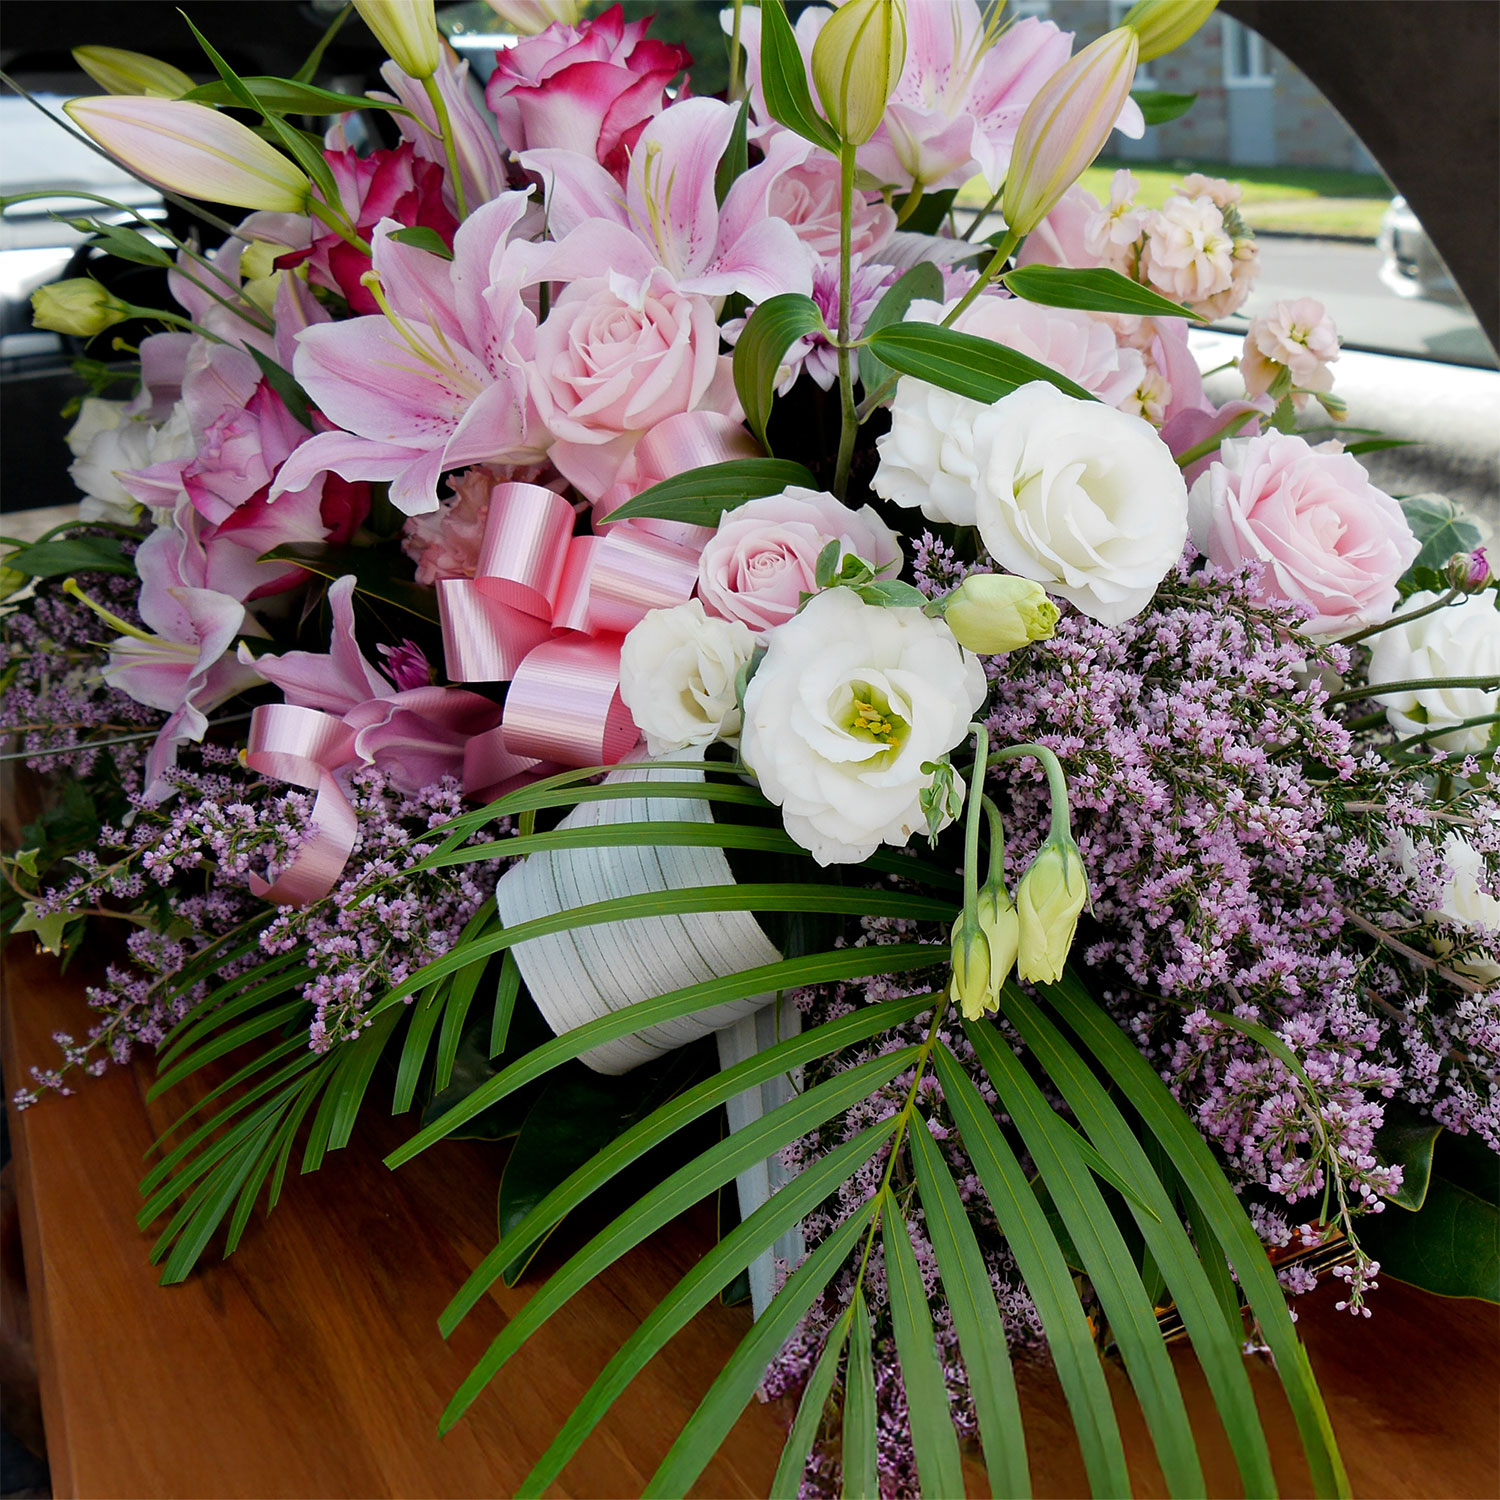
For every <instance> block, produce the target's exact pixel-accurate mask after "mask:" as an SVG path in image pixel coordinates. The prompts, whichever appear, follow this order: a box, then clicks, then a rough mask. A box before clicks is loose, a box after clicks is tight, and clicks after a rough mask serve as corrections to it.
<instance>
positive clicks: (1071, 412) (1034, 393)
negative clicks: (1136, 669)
mask: <svg viewBox="0 0 1500 1500" xmlns="http://www.w3.org/2000/svg"><path fill="white" fill-rule="evenodd" d="M974 456H975V460H976V463H977V466H978V495H977V498H976V502H975V520H976V522H977V524H978V526H979V535H980V536H981V537H982V538H983V540H984V544H985V546H986V547H987V548H988V549H989V553H990V556H991V557H993V558H994V559H995V561H996V562H998V563H999V564H1000V565H1001V567H1003V568H1004V569H1006V571H1007V572H1011V573H1018V574H1020V576H1021V577H1023V578H1033V579H1035V580H1036V581H1037V582H1038V583H1040V584H1041V585H1042V587H1043V588H1045V589H1046V590H1047V592H1048V593H1051V594H1058V595H1061V597H1062V598H1064V599H1068V600H1070V601H1071V602H1072V603H1074V604H1076V605H1077V606H1078V608H1079V609H1081V610H1082V611H1083V612H1084V614H1086V615H1088V616H1089V617H1090V618H1091V619H1094V620H1098V621H1100V622H1101V623H1103V624H1105V625H1118V624H1120V623H1121V622H1122V621H1124V620H1128V619H1130V618H1131V617H1132V616H1134V615H1137V614H1139V613H1140V612H1141V610H1143V609H1144V608H1145V607H1146V605H1147V604H1149V603H1150V602H1151V597H1152V595H1153V594H1155V592H1156V586H1157V584H1159V583H1160V582H1161V580H1162V579H1163V578H1164V577H1166V575H1167V573H1168V571H1169V570H1170V569H1171V567H1172V565H1173V564H1174V563H1175V562H1176V561H1177V559H1178V558H1179V557H1181V555H1182V549H1183V545H1184V544H1185V543H1186V541H1187V533H1188V497H1187V486H1186V485H1185V484H1184V483H1183V480H1182V472H1181V470H1180V469H1178V467H1177V464H1176V462H1175V461H1174V460H1173V458H1172V455H1171V453H1170V451H1169V450H1168V449H1167V446H1166V444H1165V443H1163V442H1162V440H1161V438H1160V436H1159V435H1158V433H1157V431H1156V429H1155V428H1154V427H1152V426H1151V424H1150V423H1149V422H1146V421H1143V420H1142V419H1141V418H1140V417H1133V416H1130V415H1129V414H1127V413H1126V412H1122V411H1115V410H1114V409H1113V408H1112V407H1108V406H1105V405H1104V404H1103V403H1102V402H1099V401H1079V400H1076V399H1074V398H1073V397H1072V396H1065V395H1064V394H1063V393H1062V392H1061V391H1059V390H1058V389H1057V388H1056V387H1055V386H1051V385H1047V384H1045V383H1044V382H1041V381H1034V382H1033V383H1031V384H1030V385H1023V386H1022V387H1021V388H1020V389H1019V390H1017V391H1012V392H1011V394H1010V395H1009V396H1005V397H1003V398H1002V399H1001V400H999V401H997V402H996V403H995V404H994V405H993V406H992V407H990V408H989V409H988V410H987V411H986V412H985V413H984V414H983V415H982V416H981V417H980V418H979V419H978V420H977V421H976V422H975V424H974Z"/></svg>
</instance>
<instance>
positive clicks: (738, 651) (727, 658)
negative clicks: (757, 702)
mask: <svg viewBox="0 0 1500 1500" xmlns="http://www.w3.org/2000/svg"><path fill="white" fill-rule="evenodd" d="M754 650H755V637H754V636H753V635H751V633H750V631H749V630H748V629H747V628H746V627H745V626H744V625H742V624H741V623H740V622H739V621H738V620H715V619H711V618H710V617H709V616H708V615H707V614H705V613H704V610H703V606H702V605H701V604H700V603H699V602H698V601H697V600H696V599H690V600H689V601H688V602H687V603H686V604H679V605H678V606H677V607H676V608H675V609H653V610H652V611H651V612H650V613H649V614H648V615H647V616H646V617H645V618H644V619H643V620H642V621H641V622H640V624H639V625H637V626H636V627H635V628H634V629H633V630H632V631H631V632H630V634H629V635H627V636H626V637H625V644H624V645H623V646H622V647H621V649H620V700H621V702H623V703H624V705H625V707H626V708H628V709H629V710H630V716H631V717H632V718H633V719H634V720H635V722H636V727H637V728H639V729H640V731H641V733H642V734H644V735H645V736H646V748H647V750H649V751H650V752H651V754H652V755H665V754H668V753H669V752H671V751H673V750H682V749H684V748H686V747H687V746H689V745H694V746H699V745H708V744H712V743H713V741H715V740H730V741H732V740H733V739H734V737H735V736H736V735H737V734H738V733H739V731H740V710H739V705H738V703H737V702H736V701H735V679H736V678H737V677H738V675H739V670H740V668H741V667H742V666H744V665H745V663H746V662H747V661H749V660H750V657H751V654H752V653H753V652H754Z"/></svg>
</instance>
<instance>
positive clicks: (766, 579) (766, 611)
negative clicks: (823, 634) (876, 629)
mask: <svg viewBox="0 0 1500 1500" xmlns="http://www.w3.org/2000/svg"><path fill="white" fill-rule="evenodd" d="M834 541H836V542H838V544H839V553H840V556H849V555H851V554H852V555H853V556H856V557H859V558H862V559H863V560H864V561H865V562H867V563H869V564H870V566H871V567H872V568H874V569H875V571H876V573H877V574H878V575H879V576H880V577H882V578H894V577H895V576H896V575H897V574H898V573H899V572H900V571H901V543H900V542H899V541H898V540H897V538H896V534H895V532H893V531H892V530H891V529H890V527H889V526H887V525H886V524H885V522H884V521H882V520H881V519H880V517H879V516H878V515H877V514H876V513H875V511H874V509H873V508H872V507H871V506H868V505H866V506H863V507H862V508H861V509H859V510H854V509H852V508H851V507H849V506H847V505H845V504H844V503H843V502H842V501H841V500H836V499H835V498H834V497H833V496H832V495H830V494H827V493H825V492H823V491H819V490H807V489H799V488H796V487H795V486H794V487H793V488H790V489H786V490H783V491H782V492H781V494H779V495H767V496H766V497H765V498H764V499H761V500H751V501H749V502H747V503H746V504H744V505H741V506H737V507H736V508H735V509H734V510H727V511H725V512H724V514H723V515H722V516H721V517H720V518H719V526H718V530H717V531H716V532H715V533H714V535H713V538H712V539H711V540H710V541H709V542H708V543H707V545H705V547H704V549H703V552H702V554H701V556H700V557H699V559H698V597H699V599H701V600H702V601H703V606H704V608H705V609H707V610H708V612H709V613H710V614H714V615H717V616H718V617H719V618H720V619H722V620H738V621H740V622H741V623H742V624H744V625H747V626H749V628H750V629H751V630H753V631H756V632H761V631H766V630H772V629H774V628H775V627H776V626H777V625H781V624H783V623H785V622H786V621H787V620H790V619H791V617H792V616H793V615H794V614H796V613H797V610H798V608H799V607H800V605H801V603H802V598H803V596H804V595H806V594H815V593H817V591H818V582H817V568H818V557H819V554H820V553H821V552H822V551H823V549H824V548H825V547H826V546H827V545H828V544H829V542H834Z"/></svg>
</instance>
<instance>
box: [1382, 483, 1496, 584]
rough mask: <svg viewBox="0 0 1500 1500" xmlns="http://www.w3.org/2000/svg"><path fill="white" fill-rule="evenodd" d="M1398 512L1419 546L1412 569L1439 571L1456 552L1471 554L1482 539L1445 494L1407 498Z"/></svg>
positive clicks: (1476, 526) (1466, 517) (1480, 534)
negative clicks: (1405, 521) (1402, 514)
mask: <svg viewBox="0 0 1500 1500" xmlns="http://www.w3.org/2000/svg"><path fill="white" fill-rule="evenodd" d="M1401 509H1402V511H1404V512H1405V515H1406V519H1407V522H1408V524H1409V525H1410V526H1411V529H1412V531H1413V532H1414V533H1415V534H1416V538H1417V540H1418V541H1419V542H1421V544H1422V550H1421V551H1420V552H1419V553H1418V554H1417V557H1416V561H1415V562H1413V563H1412V567H1413V568H1442V567H1443V566H1444V565H1445V564H1446V563H1447V561H1448V559H1449V558H1450V557H1452V556H1453V555H1454V554H1455V553H1459V552H1472V551H1473V550H1474V549H1475V548H1476V547H1477V546H1478V545H1479V544H1480V542H1481V541H1483V539H1484V533H1483V532H1482V531H1480V529H1479V526H1478V525H1477V524H1476V523H1475V522H1474V521H1472V520H1470V518H1469V516H1468V515H1467V514H1466V513H1465V512H1464V511H1463V510H1462V509H1461V508H1460V507H1459V506H1457V505H1455V504H1454V503H1453V501H1451V500H1450V499H1449V498H1448V497H1447V496H1446V495H1408V496H1407V497H1406V498H1405V499H1404V500H1402V502H1401Z"/></svg>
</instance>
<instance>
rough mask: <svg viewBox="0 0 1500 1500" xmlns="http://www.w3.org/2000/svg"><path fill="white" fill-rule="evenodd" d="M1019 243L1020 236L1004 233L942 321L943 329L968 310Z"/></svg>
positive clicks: (1010, 231) (1012, 232) (1001, 269)
mask: <svg viewBox="0 0 1500 1500" xmlns="http://www.w3.org/2000/svg"><path fill="white" fill-rule="evenodd" d="M1020 242H1021V236H1020V235H1019V234H1017V233H1016V231H1015V230H1014V229H1007V230H1006V231H1005V238H1004V239H1003V240H1001V241H1000V245H999V248H998V249H996V251H995V253H994V254H993V255H992V256H991V257H990V263H989V264H988V265H987V266H986V267H985V268H984V270H983V271H982V272H980V275H979V280H978V281H976V282H975V283H974V285H973V286H971V287H970V288H969V290H968V291H966V292H965V293H964V294H963V296H962V297H960V298H959V299H958V305H957V306H956V307H955V308H954V309H953V311H952V312H950V313H949V314H948V316H947V317H946V318H944V319H943V322H942V326H943V327H944V328H952V327H953V325H954V323H956V322H957V321H958V319H959V318H960V317H961V316H962V315H963V314H964V313H965V312H966V311H967V310H968V308H969V305H970V304H971V303H972V302H973V301H974V299H975V298H976V297H978V296H979V294H980V293H981V292H982V291H983V290H984V289H985V288H986V287H987V286H988V285H989V284H990V282H992V281H993V280H994V279H995V278H996V277H997V276H999V275H1000V273H1001V272H1002V271H1004V269H1005V262H1006V261H1008V260H1009V259H1010V256H1011V252H1012V251H1013V250H1014V249H1015V248H1016V246H1017V245H1018V244H1020Z"/></svg>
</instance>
